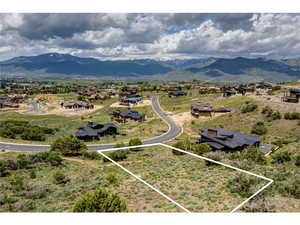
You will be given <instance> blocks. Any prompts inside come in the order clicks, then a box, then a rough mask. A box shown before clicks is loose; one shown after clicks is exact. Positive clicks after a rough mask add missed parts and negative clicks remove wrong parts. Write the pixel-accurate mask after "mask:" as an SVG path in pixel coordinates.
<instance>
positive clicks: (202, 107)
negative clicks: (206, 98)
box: [191, 104, 231, 117]
mask: <svg viewBox="0 0 300 225" xmlns="http://www.w3.org/2000/svg"><path fill="white" fill-rule="evenodd" d="M225 112H231V109H230V108H228V107H219V108H213V107H212V106H211V105H210V104H192V105H191V114H192V115H193V116H195V117H199V116H212V113H225Z"/></svg>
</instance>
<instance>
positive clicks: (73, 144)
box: [50, 136, 87, 156]
mask: <svg viewBox="0 0 300 225" xmlns="http://www.w3.org/2000/svg"><path fill="white" fill-rule="evenodd" d="M86 150H87V147H86V145H85V144H84V143H83V142H82V141H80V140H79V139H77V138H75V137H74V136H65V137H61V138H58V139H57V140H56V141H54V142H53V143H52V144H51V148H50V151H52V152H58V153H60V154H62V155H64V156H78V155H81V154H82V153H83V152H84V151H86Z"/></svg>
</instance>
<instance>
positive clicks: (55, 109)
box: [16, 103, 103, 116]
mask: <svg viewBox="0 0 300 225" xmlns="http://www.w3.org/2000/svg"><path fill="white" fill-rule="evenodd" d="M101 108H103V106H102V105H94V108H93V109H65V108H63V107H61V105H60V104H58V103H46V104H43V105H40V108H39V110H38V111H33V110H30V106H28V105H25V104H22V105H21V107H20V109H18V110H16V111H17V112H19V113H22V114H30V115H58V116H83V115H87V114H90V113H93V112H95V111H97V110H98V109H101Z"/></svg>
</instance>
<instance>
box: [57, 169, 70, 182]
mask: <svg viewBox="0 0 300 225" xmlns="http://www.w3.org/2000/svg"><path fill="white" fill-rule="evenodd" d="M53 181H54V183H55V184H65V183H67V182H69V179H68V178H67V177H66V175H65V174H64V173H63V172H61V171H57V172H55V173H54V174H53Z"/></svg>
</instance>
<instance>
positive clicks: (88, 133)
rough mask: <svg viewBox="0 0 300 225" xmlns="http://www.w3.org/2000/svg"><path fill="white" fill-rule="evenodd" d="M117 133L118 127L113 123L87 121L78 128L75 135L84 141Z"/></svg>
mask: <svg viewBox="0 0 300 225" xmlns="http://www.w3.org/2000/svg"><path fill="white" fill-rule="evenodd" d="M117 133H118V128H117V126H116V125H115V124H113V123H105V124H97V123H94V122H88V123H87V124H85V125H84V126H82V127H80V128H78V130H77V132H76V137H77V138H78V139H80V140H84V141H92V140H99V139H100V137H102V136H105V135H113V134H117Z"/></svg>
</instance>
